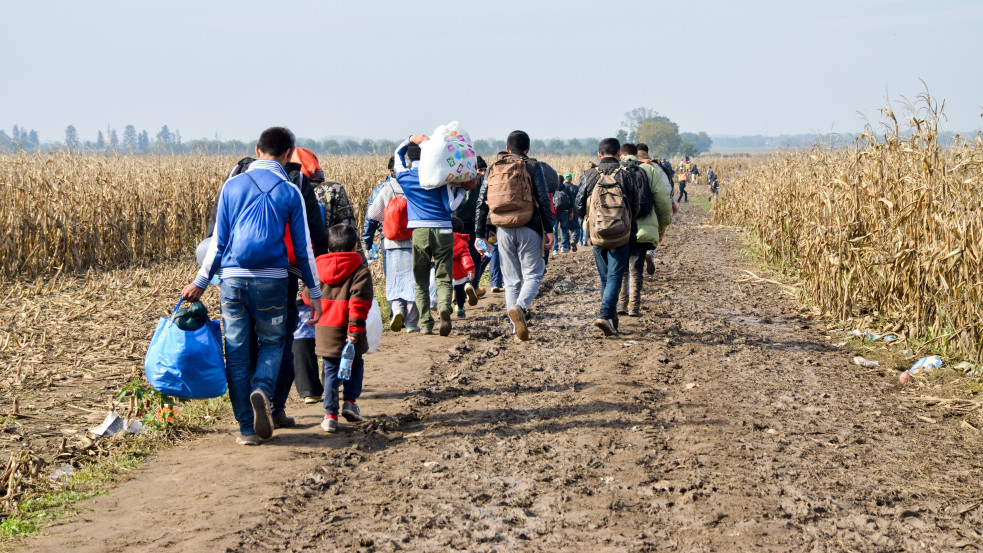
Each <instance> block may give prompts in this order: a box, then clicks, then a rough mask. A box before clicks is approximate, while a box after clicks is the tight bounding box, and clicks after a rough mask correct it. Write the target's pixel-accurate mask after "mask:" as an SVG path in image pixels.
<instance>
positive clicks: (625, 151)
mask: <svg viewBox="0 0 983 553" xmlns="http://www.w3.org/2000/svg"><path fill="white" fill-rule="evenodd" d="M621 155H623V156H637V155H638V146H635V145H634V144H632V143H631V142H625V143H624V144H622V145H621Z"/></svg>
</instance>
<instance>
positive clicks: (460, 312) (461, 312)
mask: <svg viewBox="0 0 983 553" xmlns="http://www.w3.org/2000/svg"><path fill="white" fill-rule="evenodd" d="M457 318H458V319H467V318H468V316H467V314H466V313H465V312H464V308H463V307H461V308H458V310H457Z"/></svg>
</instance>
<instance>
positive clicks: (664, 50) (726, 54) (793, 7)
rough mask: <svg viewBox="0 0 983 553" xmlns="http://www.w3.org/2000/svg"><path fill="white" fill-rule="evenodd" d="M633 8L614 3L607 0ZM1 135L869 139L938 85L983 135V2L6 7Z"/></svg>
mask: <svg viewBox="0 0 983 553" xmlns="http://www.w3.org/2000/svg"><path fill="white" fill-rule="evenodd" d="M616 5H620V6H623V7H620V8H618V9H617V10H606V9H602V6H616ZM2 13H3V15H4V25H3V31H2V33H0V48H2V51H3V52H4V53H5V57H4V63H3V69H2V72H0V75H2V76H0V129H3V130H5V131H7V133H8V134H9V133H10V129H11V127H12V126H13V125H15V124H17V125H20V126H24V127H27V128H33V129H37V130H38V131H39V133H40V135H41V139H42V140H63V139H64V129H65V127H66V126H67V125H69V124H73V125H75V127H76V128H77V129H78V132H79V134H80V135H81V136H82V138H83V139H93V138H94V137H95V135H96V132H97V130H100V129H103V130H104V129H105V128H106V127H107V125H108V126H112V127H114V128H116V129H117V131H118V132H119V133H120V134H122V130H123V127H124V126H125V125H127V124H133V125H135V126H136V127H137V129H138V130H141V129H147V130H148V131H150V134H151V135H153V134H154V133H156V131H157V130H158V129H159V128H160V126H161V125H163V124H167V125H168V126H169V127H170V129H171V130H172V131H173V130H175V129H179V130H180V131H181V135H182V137H183V139H184V140H189V139H192V138H199V137H208V138H211V137H213V136H215V134H216V133H218V134H219V135H220V136H221V137H222V138H225V139H228V138H240V139H247V140H248V139H251V138H254V137H256V136H258V134H259V132H260V131H261V130H262V129H263V128H265V127H267V126H270V125H275V124H279V125H287V126H289V127H290V128H291V129H293V130H294V131H295V132H296V133H297V134H298V135H299V136H303V137H312V138H321V137H324V136H328V135H350V136H356V137H367V138H397V137H402V136H406V135H409V134H411V133H417V132H429V131H431V130H433V128H434V127H436V126H437V125H439V124H441V123H444V122H447V121H450V120H454V119H456V120H459V121H460V122H461V124H462V126H463V127H464V128H465V129H467V130H468V131H469V132H470V133H471V134H472V136H474V137H475V138H504V137H505V135H506V134H507V133H508V132H509V131H511V130H513V129H516V128H521V129H524V130H526V131H528V132H529V133H530V134H531V135H533V137H534V138H550V137H557V136H560V137H585V136H602V135H612V134H614V132H616V131H617V129H618V128H619V124H620V122H621V121H622V119H623V114H624V112H626V111H628V110H629V109H632V108H634V107H638V106H646V107H649V108H652V109H655V110H657V111H658V112H660V113H661V114H663V115H666V116H668V117H670V118H671V119H673V120H674V121H676V122H677V123H679V125H680V127H681V130H682V131H689V132H698V131H706V132H708V133H710V134H770V135H775V134H781V133H788V134H797V133H805V132H811V131H822V132H828V131H830V130H833V131H836V132H854V131H857V130H860V129H861V128H862V126H863V119H862V116H861V115H860V114H866V115H867V116H868V117H869V118H870V119H871V120H874V121H876V120H877V119H878V117H879V114H878V110H879V108H880V107H881V106H882V105H883V104H884V99H885V97H890V98H892V99H897V98H899V97H900V96H906V97H909V98H914V97H916V96H917V95H918V94H920V93H921V92H923V90H924V88H923V85H922V83H921V82H920V81H919V79H923V80H924V81H925V82H926V83H927V84H928V86H929V89H930V91H931V93H932V94H933V95H934V96H936V97H937V98H939V99H944V100H945V101H946V113H947V115H948V124H947V129H948V130H953V131H960V132H964V131H976V130H978V129H980V126H981V125H980V124H981V120H980V114H981V111H983V108H981V107H980V105H981V104H983V61H981V60H983V55H981V54H983V32H981V29H983V2H979V1H962V0H953V1H947V0H936V1H934V2H928V1H916V0H823V1H818V0H815V1H814V0H810V1H804V0H783V1H777V0H776V1H755V0H745V1H741V2H734V1H730V0H727V1H707V2H699V3H697V2H682V1H679V2H647V1H645V0H632V1H630V2H598V1H597V0H583V1H582V0H525V1H514V0H499V1H495V2H474V1H470V2H467V1H462V2H450V1H429V0H416V1H407V0H400V1H390V0H360V1H358V0H356V1H351V0H337V1H336V0H321V1H306V2H273V1H269V0H267V1H264V2H256V1H236V2H230V1H213V0H198V1H194V2H190V1H187V0H171V1H169V2H149V1H140V0H110V1H99V2H77V1H71V2H69V1H45V0H31V1H20V2H16V1H14V0H9V1H4V3H3V7H2Z"/></svg>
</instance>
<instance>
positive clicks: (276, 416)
mask: <svg viewBox="0 0 983 553" xmlns="http://www.w3.org/2000/svg"><path fill="white" fill-rule="evenodd" d="M272 418H273V428H292V427H293V426H294V425H295V424H296V421H295V420H294V418H293V417H288V416H287V412H286V411H284V410H283V409H277V410H276V411H273V415H272Z"/></svg>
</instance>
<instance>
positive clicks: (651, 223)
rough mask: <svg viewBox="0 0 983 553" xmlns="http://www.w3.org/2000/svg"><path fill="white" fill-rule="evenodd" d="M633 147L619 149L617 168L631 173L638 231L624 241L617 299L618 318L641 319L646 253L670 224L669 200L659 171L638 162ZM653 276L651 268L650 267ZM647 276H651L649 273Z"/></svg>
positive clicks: (670, 204)
mask: <svg viewBox="0 0 983 553" xmlns="http://www.w3.org/2000/svg"><path fill="white" fill-rule="evenodd" d="M637 156H638V149H637V148H636V147H635V145H634V144H624V145H622V146H621V164H622V165H623V166H624V167H625V168H626V169H627V170H628V171H629V172H630V173H631V175H632V177H633V179H634V181H635V185H636V186H638V197H639V202H638V205H639V207H638V213H637V216H636V221H637V224H638V230H637V231H636V232H635V234H633V235H632V236H631V239H630V240H629V241H628V268H627V270H626V271H625V276H624V279H623V280H622V284H621V295H620V297H619V298H618V314H619V315H628V316H629V317H641V316H642V311H641V301H642V267H643V266H644V265H645V264H646V262H647V263H649V264H651V263H652V260H651V259H650V258H649V257H648V252H649V250H654V249H655V248H656V246H658V245H659V241H660V240H661V239H662V234H663V233H664V232H665V230H666V227H668V226H669V223H671V222H672V199H671V198H670V197H669V191H668V190H666V187H665V184H663V182H662V180H661V178H660V176H661V173H662V169H661V168H660V169H657V168H655V167H654V166H652V165H651V164H648V163H641V162H640V161H639V160H638V157H637ZM652 269H653V271H652V272H654V267H652ZM650 274H651V273H650Z"/></svg>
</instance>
